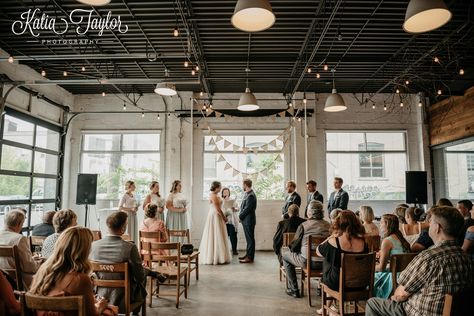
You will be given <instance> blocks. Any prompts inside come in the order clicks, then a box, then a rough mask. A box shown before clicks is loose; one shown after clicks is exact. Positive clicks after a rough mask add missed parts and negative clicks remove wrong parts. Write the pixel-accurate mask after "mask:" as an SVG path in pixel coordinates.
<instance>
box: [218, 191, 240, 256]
mask: <svg viewBox="0 0 474 316" xmlns="http://www.w3.org/2000/svg"><path fill="white" fill-rule="evenodd" d="M221 196H222V199H223V200H224V204H223V210H224V215H225V216H226V217H227V223H226V226H227V235H228V236H229V238H230V243H231V244H232V254H233V255H238V254H239V253H238V252H237V229H238V227H239V214H238V212H239V209H238V208H237V202H236V201H235V200H231V199H230V189H229V188H223V189H222V191H221Z"/></svg>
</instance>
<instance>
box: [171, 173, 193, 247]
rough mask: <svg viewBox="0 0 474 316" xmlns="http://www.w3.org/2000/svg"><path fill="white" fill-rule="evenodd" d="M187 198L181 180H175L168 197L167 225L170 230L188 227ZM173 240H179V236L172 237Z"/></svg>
mask: <svg viewBox="0 0 474 316" xmlns="http://www.w3.org/2000/svg"><path fill="white" fill-rule="evenodd" d="M186 204H187V202H186V199H184V197H183V195H182V194H181V181H180V180H175V181H173V184H172V185H171V191H170V194H169V195H168V197H167V198H166V209H167V210H168V213H167V214H166V227H167V228H168V229H170V230H184V229H188V219H187V214H186V212H187V209H186ZM170 239H171V240H170V241H171V242H179V241H182V240H179V238H177V237H172V238H170Z"/></svg>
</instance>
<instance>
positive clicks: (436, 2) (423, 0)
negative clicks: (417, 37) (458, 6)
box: [403, 0, 452, 34]
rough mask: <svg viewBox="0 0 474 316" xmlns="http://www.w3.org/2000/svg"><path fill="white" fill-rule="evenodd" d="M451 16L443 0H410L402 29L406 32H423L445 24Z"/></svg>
mask: <svg viewBox="0 0 474 316" xmlns="http://www.w3.org/2000/svg"><path fill="white" fill-rule="evenodd" d="M451 17H452V14H451V12H450V11H449V10H448V7H447V6H446V4H445V3H444V1H443V0H410V3H408V7H407V10H406V13H405V22H404V23H403V29H404V30H405V32H408V33H415V34H416V33H425V32H429V31H433V30H435V29H437V28H439V27H441V26H443V25H445V24H446V23H448V22H449V20H450V19H451Z"/></svg>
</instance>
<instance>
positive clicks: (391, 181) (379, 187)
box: [326, 131, 407, 200]
mask: <svg viewBox="0 0 474 316" xmlns="http://www.w3.org/2000/svg"><path fill="white" fill-rule="evenodd" d="M326 158H327V160H326V168H327V183H328V184H329V185H328V196H329V194H330V193H331V191H332V185H331V183H332V180H333V178H334V177H342V178H343V179H344V189H345V190H346V191H348V192H349V195H350V198H351V199H352V200H404V199H405V171H406V170H407V156H406V143H405V132H402V131H400V132H395V131H394V132H333V131H328V132H326Z"/></svg>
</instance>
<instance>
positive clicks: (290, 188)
mask: <svg viewBox="0 0 474 316" xmlns="http://www.w3.org/2000/svg"><path fill="white" fill-rule="evenodd" d="M286 192H287V193H288V196H287V197H286V200H285V205H283V207H282V209H281V214H282V217H283V218H284V219H287V218H289V216H288V208H289V207H290V205H292V204H296V205H298V207H300V206H301V196H300V195H299V194H298V192H296V183H295V181H288V182H287V183H286Z"/></svg>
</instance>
